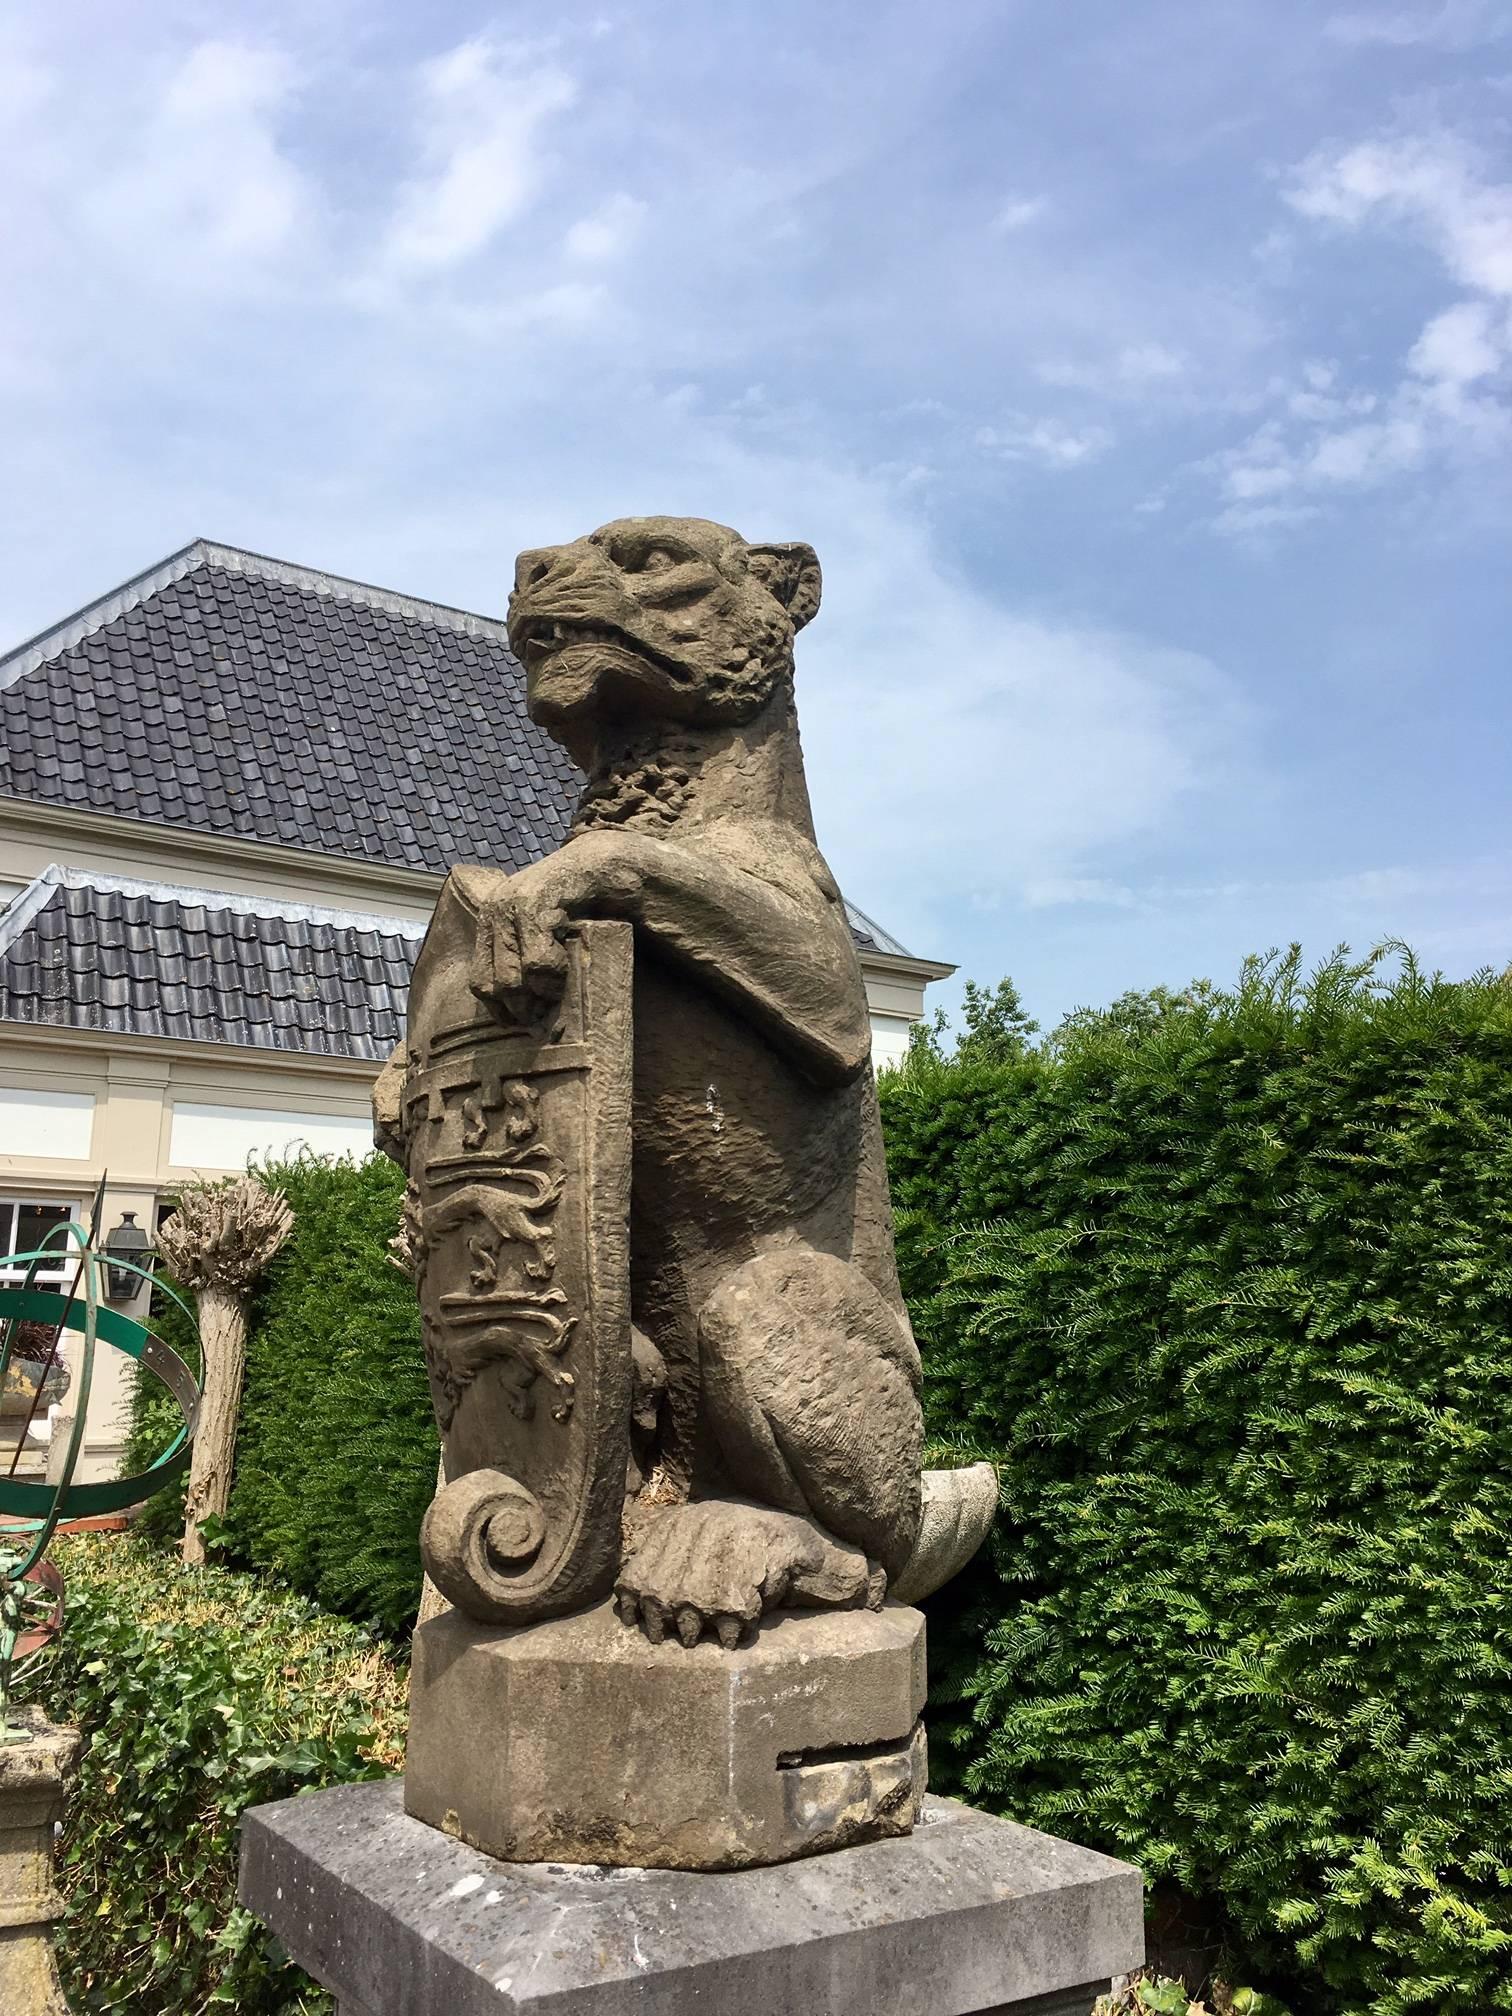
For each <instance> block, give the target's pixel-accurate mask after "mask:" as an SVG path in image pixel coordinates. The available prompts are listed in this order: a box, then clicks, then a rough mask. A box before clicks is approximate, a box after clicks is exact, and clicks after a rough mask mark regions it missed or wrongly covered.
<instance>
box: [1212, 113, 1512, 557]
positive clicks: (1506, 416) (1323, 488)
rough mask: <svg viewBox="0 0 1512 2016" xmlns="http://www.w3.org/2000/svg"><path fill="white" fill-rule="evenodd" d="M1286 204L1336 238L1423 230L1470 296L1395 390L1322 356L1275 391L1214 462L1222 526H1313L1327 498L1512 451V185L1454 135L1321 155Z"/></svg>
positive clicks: (1454, 308)
mask: <svg viewBox="0 0 1512 2016" xmlns="http://www.w3.org/2000/svg"><path fill="white" fill-rule="evenodd" d="M1286 199H1287V201H1288V203H1289V204H1290V205H1291V207H1292V208H1293V209H1294V210H1295V211H1296V212H1297V213H1298V214H1299V215H1300V216H1302V217H1305V218H1307V219H1309V220H1311V221H1312V222H1314V223H1316V224H1321V225H1323V226H1325V227H1330V228H1333V229H1335V230H1342V231H1355V232H1360V231H1365V230H1368V229H1372V228H1380V227H1385V228H1386V229H1388V230H1392V231H1395V232H1396V233H1397V234H1398V235H1400V234H1402V233H1408V234H1411V236H1413V237H1414V238H1416V239H1417V240H1419V242H1421V243H1424V244H1426V245H1427V246H1428V247H1429V248H1430V249H1431V250H1432V251H1433V252H1434V253H1435V254H1436V255H1437V257H1438V259H1439V260H1440V262H1441V263H1442V265H1443V267H1444V268H1445V271H1446V273H1447V275H1448V277H1449V278H1450V279H1451V280H1453V281H1454V282H1455V283H1457V285H1458V286H1459V287H1461V288H1466V289H1469V290H1471V292H1470V295H1469V298H1466V299H1461V300H1458V301H1454V302H1451V303H1450V304H1449V305H1448V306H1446V307H1444V308H1441V309H1439V310H1438V311H1437V312H1435V313H1434V314H1433V315H1432V316H1430V318H1429V319H1428V321H1427V323H1426V324H1425V325H1424V327H1423V328H1422V330H1421V331H1420V333H1419V334H1418V336H1417V338H1416V340H1415V341H1414V343H1413V344H1412V345H1411V347H1410V348H1409V350H1408V352H1407V354H1406V356H1405V358H1403V359H1402V360H1401V363H1400V367H1399V375H1398V377H1397V379H1396V382H1395V383H1394V384H1391V385H1389V386H1388V387H1387V388H1386V389H1385V390H1383V391H1374V390H1370V389H1367V388H1365V387H1361V386H1353V387H1352V386H1349V385H1347V384H1344V383H1342V382H1341V377H1340V371H1339V366H1338V364H1337V363H1336V362H1334V361H1331V360H1322V359H1314V360H1312V361H1310V362H1308V363H1306V364H1304V365H1303V367H1302V371H1301V383H1300V384H1297V383H1292V384H1290V385H1282V386H1280V387H1277V388H1276V391H1275V393H1274V395H1273V403H1274V404H1275V405H1276V407H1277V408H1278V411H1277V412H1275V413H1274V414H1273V416H1272V417H1271V418H1270V419H1268V420H1266V421H1264V422H1263V423H1262V424H1261V425H1260V426H1259V427H1258V428H1256V429H1255V431H1254V432H1253V433H1252V434H1251V435H1250V436H1249V438H1248V439H1247V440H1245V441H1243V442H1241V443H1240V444H1239V445H1238V446H1237V447H1235V448H1231V449H1228V450H1226V451H1225V452H1224V453H1222V454H1221V455H1218V456H1216V457H1212V458H1210V459H1209V461H1208V463H1207V464H1206V467H1207V469H1208V470H1209V472H1210V473H1212V474H1215V475H1216V476H1217V478H1218V483H1219V492H1220V511H1219V515H1218V518H1217V521H1216V522H1217V524H1218V526H1219V529H1221V530H1223V531H1225V532H1231V533H1239V534H1241V535H1249V534H1253V533H1255V532H1265V533H1270V532H1274V531H1277V530H1278V529H1280V528H1281V527H1283V526H1284V525H1286V524H1287V523H1298V522H1301V520H1302V519H1303V518H1305V517H1309V516H1313V515H1315V514H1316V510H1317V509H1318V500H1319V499H1323V498H1327V497H1330V496H1333V497H1337V496H1338V495H1340V494H1342V493H1344V492H1347V491H1362V490H1369V489H1373V488H1378V487H1380V486H1383V485H1386V484H1388V483H1390V482H1392V481H1394V480H1396V479H1398V478H1401V477H1404V476H1408V475H1412V474H1415V473H1417V472H1420V471H1424V470H1427V469H1429V468H1430V467H1432V466H1433V465H1435V464H1439V465H1446V466H1447V465H1449V464H1465V465H1468V464H1469V463H1471V462H1474V461H1476V460H1480V461H1482V462H1486V461H1489V460H1491V459H1492V458H1498V457H1501V456H1503V455H1504V454H1505V452H1506V450H1507V449H1508V447H1509V446H1512V404H1509V403H1508V401H1507V399H1506V397H1505V390H1506V387H1505V380H1506V378H1507V376H1508V374H1509V368H1512V184H1507V183H1502V182H1496V181H1492V180H1490V179H1489V178H1488V177H1487V176H1486V175H1485V174H1484V173H1483V171H1482V168H1481V164H1480V162H1479V159H1478V157H1477V156H1476V155H1475V154H1474V153H1473V152H1472V151H1471V150H1470V149H1468V148H1467V147H1465V146H1464V145H1463V144H1462V143H1461V142H1460V141H1458V140H1456V139H1454V138H1452V137H1447V136H1432V137H1425V136H1416V137H1412V136H1408V137H1398V138H1394V139H1390V140H1371V141H1365V142H1362V143H1360V144H1358V145H1356V146H1352V147H1347V148H1343V149H1334V150H1322V151H1320V152H1318V153H1315V154H1313V155H1311V156H1310V157H1309V158H1308V159H1307V160H1306V161H1305V162H1303V163H1302V164H1301V166H1300V167H1299V168H1298V170H1297V171H1296V173H1295V175H1294V177H1293V179H1292V181H1291V183H1290V185H1289V187H1288V189H1287V191H1286Z"/></svg>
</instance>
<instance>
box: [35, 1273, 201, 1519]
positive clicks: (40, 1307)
mask: <svg viewBox="0 0 1512 2016" xmlns="http://www.w3.org/2000/svg"><path fill="white" fill-rule="evenodd" d="M16 1257H17V1258H19V1259H21V1260H31V1259H35V1258H36V1257H38V1256H35V1255H32V1254H23V1255H20V1256H16ZM46 1257H48V1258H52V1257H54V1256H52V1255H47V1256H46ZM12 1264H14V1261H13V1263H12ZM111 1264H112V1265H113V1266H115V1267H118V1268H124V1269H125V1270H126V1271H129V1272H130V1273H132V1274H136V1275H138V1276H139V1277H140V1278H141V1279H142V1280H143V1281H149V1282H152V1281H153V1277H152V1275H150V1274H149V1273H148V1272H147V1271H146V1270H145V1269H144V1268H141V1267H136V1266H132V1265H131V1263H130V1262H129V1261H128V1262H122V1261H113V1262H112V1263H111ZM153 1285H154V1287H155V1290H156V1292H158V1293H160V1294H166V1295H168V1296H170V1297H171V1298H172V1300H173V1301H174V1302H176V1303H177V1304H178V1306H179V1307H180V1308H181V1309H182V1310H184V1312H185V1314H186V1315H188V1316H189V1317H190V1319H191V1321H192V1320H193V1311H192V1310H190V1309H189V1307H188V1304H187V1303H186V1302H185V1301H184V1299H183V1297H182V1296H180V1295H178V1294H175V1293H174V1291H173V1289H171V1288H170V1287H168V1285H167V1283H166V1282H163V1281H156V1282H154V1283H153ZM94 1315H95V1334H96V1335H97V1336H99V1337H102V1338H103V1339H104V1340H105V1342H106V1343H107V1344H112V1345H114V1346H115V1348H116V1350H118V1351H124V1352H125V1353H126V1355H127V1356H128V1357H129V1358H135V1359H136V1361H137V1362H138V1364H140V1365H145V1366H146V1368H147V1370H148V1371H149V1372H151V1373H154V1374H155V1375H156V1376H157V1377H158V1378H159V1379H161V1380H162V1382H163V1384H164V1385H165V1386H166V1387H167V1388H168V1391H169V1392H170V1393H171V1394H172V1395H173V1397H174V1399H175V1400H176V1401H177V1402H178V1404H179V1410H180V1412H181V1413H182V1414H183V1417H184V1421H183V1426H182V1427H181V1428H180V1429H179V1432H178V1434H177V1435H175V1437H174V1438H173V1440H172V1442H170V1443H169V1445H168V1447H167V1448H166V1449H165V1450H164V1451H163V1453H162V1455H161V1456H159V1457H158V1458H157V1460H156V1462H154V1463H150V1464H149V1465H148V1466H147V1468H146V1469H145V1470H139V1471H138V1472H137V1473H136V1475H135V1476H132V1477H111V1478H108V1479H107V1480H106V1481H105V1482H104V1483H100V1484H74V1483H69V1484H68V1485H67V1486H66V1490H67V1508H66V1512H65V1515H64V1516H65V1517H67V1518H69V1519H81V1518H82V1519H91V1518H96V1517H98V1516H99V1515H100V1514H101V1513H103V1512H121V1511H124V1510H125V1508H126V1507H127V1506H128V1505H137V1504H140V1503H141V1501H142V1500H143V1499H144V1498H150V1497H151V1496H152V1494H153V1493H154V1492H155V1491H159V1490H161V1489H162V1487H163V1485H165V1484H169V1483H171V1482H172V1481H173V1479H174V1478H175V1477H178V1476H181V1475H182V1474H183V1472H184V1471H185V1470H186V1469H187V1468H188V1467H189V1459H190V1454H191V1444H192V1441H193V1437H194V1430H195V1425H196V1422H197V1421H198V1419H199V1403H200V1390H199V1384H198V1382H197V1381H196V1379H195V1377H194V1374H193V1373H192V1372H191V1371H190V1370H189V1367H188V1366H187V1365H186V1364H185V1363H184V1361H183V1359H182V1358H180V1356H179V1355H178V1353H177V1352H176V1351H174V1350H173V1349H171V1348H170V1346H168V1345H167V1344H165V1343H164V1342H163V1340H162V1338H161V1337H158V1336H156V1335H155V1334H154V1333H153V1332H152V1331H151V1330H149V1329H148V1328H147V1326H146V1324H145V1323H138V1322H136V1321H134V1320H133V1319H132V1318H131V1317H130V1316H123V1315H122V1314H121V1312H120V1311H119V1310H118V1309H98V1308H97V1309H96V1310H95V1312H94ZM11 1321H19V1322H23V1323H27V1322H34V1323H49V1324H52V1325H54V1326H56V1325H58V1324H61V1325H62V1326H63V1328H65V1329H67V1330H85V1329H87V1327H88V1324H89V1311H88V1309H87V1308H80V1307H79V1306H78V1304H77V1303H71V1302H70V1298H69V1297H68V1296H66V1295H59V1294H56V1293H54V1292H53V1290H51V1289H46V1288H5V1287H0V1328H3V1327H4V1326H5V1325H7V1324H8V1323H9V1322H11ZM58 1493H59V1486H58V1485H56V1484H47V1483H42V1484H38V1483H33V1482H31V1481H29V1480H24V1479H18V1478H13V1477H12V1478H0V1512H9V1513H16V1514H19V1515H21V1517H23V1518H24V1519H26V1520H28V1521H29V1522H30V1521H35V1522H36V1523H37V1524H39V1525H40V1524H42V1523H43V1522H45V1521H46V1520H47V1519H48V1518H49V1517H50V1516H51V1513H52V1510H53V1507H54V1505H55V1503H56V1501H57V1498H58Z"/></svg>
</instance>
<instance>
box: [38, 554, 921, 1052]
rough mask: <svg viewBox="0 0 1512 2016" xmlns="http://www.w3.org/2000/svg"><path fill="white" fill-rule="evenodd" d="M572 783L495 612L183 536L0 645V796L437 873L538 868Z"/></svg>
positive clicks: (861, 926)
mask: <svg viewBox="0 0 1512 2016" xmlns="http://www.w3.org/2000/svg"><path fill="white" fill-rule="evenodd" d="M479 695H481V696H482V697H481V698H480V697H477V696H479ZM582 781H583V780H582V775H581V773H580V772H579V771H578V769H577V768H576V766H575V765H574V764H573V762H572V760H571V759H570V757H568V756H567V755H566V754H565V752H564V751H562V750H561V749H559V748H558V747H557V745H556V744H555V743H554V742H553V741H552V740H551V739H550V737H549V736H548V735H546V734H545V732H544V731H543V730H542V729H540V728H538V727H537V726H536V725H535V723H534V722H533V721H532V720H531V719H530V716H529V715H528V714H527V713H526V712H525V682H524V674H523V672H522V671H521V669H520V665H519V663H518V661H517V660H516V658H515V657H514V655H513V653H512V652H511V651H510V649H509V645H508V642H507V639H506V636H505V630H504V625H503V623H502V622H500V621H499V620H498V619H497V618H494V617H488V616H477V615H472V614H469V613H468V612H467V611H465V610H459V609H449V608H446V607H443V606H442V605H441V604H439V603H434V602H423V601H420V600H418V599H417V598H415V597H413V596H407V595H399V594H395V593H393V592H392V591H391V590H389V589H385V588H374V587H370V586H368V585H367V584H366V583H363V582H359V581H348V580H344V579H342V578H340V577H339V576H336V575H330V574H321V573H318V572H317V571H316V570H314V569H313V568H308V567H299V566H295V565H292V564H291V563H290V562H288V561H283V560H270V559H267V558H266V557H264V556H263V555H261V554H257V553H248V552H245V551H243V550H242V549H241V548H240V547H235V546H220V545H216V544H213V543H212V542H210V541H206V540H197V541H196V542H195V543H194V544H193V545H190V546H186V547H184V548H183V550H182V551H181V552H178V553H175V554H172V555H171V556H170V557H169V558H168V559H167V560H165V561H163V562H162V563H161V564H160V565H159V566H157V567H154V568H150V569H149V570H148V571H147V572H146V573H144V574H139V575H137V576H136V577H135V579H133V580H131V581H128V582H126V583H125V584H124V585H123V586H122V587H120V588H117V589H114V590H112V591H111V593H110V594H108V595H105V596H102V597H101V598H100V599H99V600H98V601H96V602H93V603H91V604H89V606H88V607H87V608H84V609H81V610H79V611H77V612H76V614H74V615H73V616H70V617H68V618H66V619H65V620H64V621H63V622H62V623H59V624H57V625H55V626H54V627H53V628H52V629H51V630H48V631H46V632H44V633H43V634H42V635H41V636H38V637H34V638H32V639H31V640H30V641H29V642H27V643H25V644H22V645H19V646H18V647H17V648H16V649H15V650H14V651H12V652H10V653H8V654H7V655H6V656H5V657H3V658H0V796H8V797H13V798H22V799H29V800H37V801H40V802H42V803H44V804H53V805H70V806H77V807H79V808H81V809H84V810H88V811H93V812H110V813H115V814H118V815H120V816H122V817H124V818H128V819H143V820H150V821H152V822H153V823H155V824H158V825H164V826H177V827H187V828H190V829H191V830H193V831H196V832H201V833H221V834H226V835H227V836H230V837H234V838H236V839H240V840H262V841H270V842H274V843H276V844H278V845H281V846H285V847H295V848H299V849H301V850H303V851H306V852H313V853H318V854H335V855H346V856H356V857H358V858H360V859H364V860H369V861H373V862H383V863H389V864H393V865H397V866H401V867H406V868H420V869H428V870H431V871H433V872H437V873H440V872H444V871H445V870H446V869H448V868H450V867H452V866H453V865H454V864H455V863H456V862H459V861H481V862H488V863H491V864H493V865H496V866H499V867H503V868H509V869H514V868H523V867H526V866H527V865H528V864H529V863H530V862H532V861H536V860H539V859H540V857H541V856H542V855H543V854H547V853H549V852H550V851H551V850H552V849H553V848H554V847H556V846H558V845H560V843H561V841H562V840H563V838H564V837H565V835H566V832H567V828H568V824H569V822H570V820H571V817H572V812H573V808H574V806H575V805H576V802H577V796H578V792H579V790H580V789H581V786H582ZM58 914H59V915H61V914H62V912H61V911H60V912H59V913H58ZM848 914H849V916H850V920H851V929H852V932H853V934H854V936H855V940H856V944H857V946H858V948H859V949H860V950H861V951H863V952H872V953H877V952H881V953H894V954H903V956H905V957H906V956H908V955H907V954H906V953H904V948H903V947H902V946H901V945H900V944H899V943H898V942H897V940H896V939H894V938H891V937H889V935H888V934H887V932H885V931H884V930H882V928H881V926H880V925H878V924H876V923H875V922H874V921H873V920H872V919H871V918H870V917H867V916H866V915H865V914H864V913H863V912H861V911H859V910H854V909H849V908H848ZM113 991H117V992H118V991H119V990H118V989H115V990H113ZM97 1005H98V1004H97ZM6 1012H11V1011H6ZM13 1019H14V1016H13ZM87 1026H96V1027H106V1026H114V1025H109V1024H101V1023H97V1024H93V1025H87ZM222 1040H226V1041H233V1040H240V1039H236V1038H225V1039H222Z"/></svg>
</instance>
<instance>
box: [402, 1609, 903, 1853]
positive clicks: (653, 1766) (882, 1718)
mask: <svg viewBox="0 0 1512 2016" xmlns="http://www.w3.org/2000/svg"><path fill="white" fill-rule="evenodd" d="M924 1688H925V1675H924V1619H923V1618H922V1616H920V1614H919V1612H918V1611H917V1610H911V1609H907V1608H905V1607H903V1606H902V1605H899V1604H888V1605H886V1606H885V1607H884V1608H883V1609H882V1610H880V1611H876V1612H873V1611H866V1610H829V1611H812V1612H809V1613H808V1614H798V1613H787V1614H783V1615H779V1616H776V1617H773V1618H771V1619H769V1620H768V1621H767V1622H766V1623H764V1624H763V1625H762V1627H761V1629H760V1630H759V1632H758V1633H757V1634H756V1637H755V1640H754V1642H753V1643H752V1644H750V1645H749V1646H745V1647H742V1648H741V1649H739V1650H737V1651H734V1652H727V1651H725V1650H724V1649H723V1648H722V1647H721V1646H719V1645H717V1644H715V1643H714V1642H713V1641H712V1640H710V1641H706V1642H704V1643H703V1644H700V1645H695V1646H691V1647H686V1646H683V1645H679V1644H677V1643H675V1642H670V1641H669V1642H667V1643H665V1644H662V1645H652V1644H650V1643H649V1642H648V1641H647V1639H646V1638H645V1637H644V1636H643V1635H642V1634H641V1633H640V1632H639V1631H634V1630H627V1629H626V1627H625V1626H624V1625H623V1624H622V1623H621V1622H620V1621H619V1618H618V1617H617V1616H616V1615H615V1612H614V1609H613V1606H612V1605H610V1604H607V1603H605V1604H601V1605H600V1606H599V1607H598V1608H597V1609H593V1610H587V1611H583V1612H581V1613H580V1614H579V1615H577V1616H574V1617H558V1618H553V1619H552V1620H551V1621H550V1622H548V1623H544V1624H531V1625H525V1626H521V1627H517V1628H514V1629H499V1628H494V1627H491V1626H488V1625H484V1624H476V1623H474V1622H473V1621H472V1620H471V1619H469V1618H467V1617H464V1616H463V1615H462V1614H461V1613H460V1612H459V1611H450V1612H448V1613H447V1614H446V1615H444V1616H442V1617H437V1618H435V1619H433V1620H432V1622H430V1623H428V1624H425V1625H422V1626H421V1628H420V1629H419V1630H418V1631H417V1632H416V1634H415V1640H414V1664H413V1668H412V1674H411V1681H410V1734H409V1748H408V1755H407V1758H406V1776H405V1806H406V1809H407V1810H408V1812H410V1813H411V1814H412V1815H414V1816H415V1818H417V1819H419V1820H425V1821H428V1822H429V1823H430V1824H431V1826H433V1827H439V1828H441V1829H442V1830H443V1831H444V1832H445V1833H447V1834H452V1835H456V1836H458V1837H459V1838H460V1839H461V1840H463V1841H466V1842H469V1843H470V1844H471V1845H472V1846H473V1847H475V1848H481V1849H483V1850H484V1851H485V1852H486V1853H488V1854H490V1855H496V1856H499V1857H500V1858H501V1859H502V1860H504V1861H507V1862H591V1863H596V1864H608V1865H611V1866H614V1867H635V1868H659V1869H741V1868H750V1867H753V1866H754V1865H756V1864H758V1863H767V1862H784V1861H788V1860H790V1859H792V1858H793V1857H795V1856H800V1855H812V1854H816V1853H819V1852H820V1851H823V1850H829V1849H833V1848H842V1847H847V1846H852V1845H855V1844H857V1843H860V1842H863V1841H874V1840H879V1839H882V1838H884V1837H886V1836H888V1835H894V1834H906V1833H907V1832H908V1831H909V1829H910V1828H911V1827H912V1826H913V1824H914V1821H915V1818H916V1817H917V1815H918V1812H919V1808H920V1804H921V1802H922V1800H923V1797H924V1786H925V1748H924V1731H923V1725H922V1723H921V1722H920V1721H919V1715H920V1712H921V1711H922V1709H923V1706H924Z"/></svg>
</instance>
